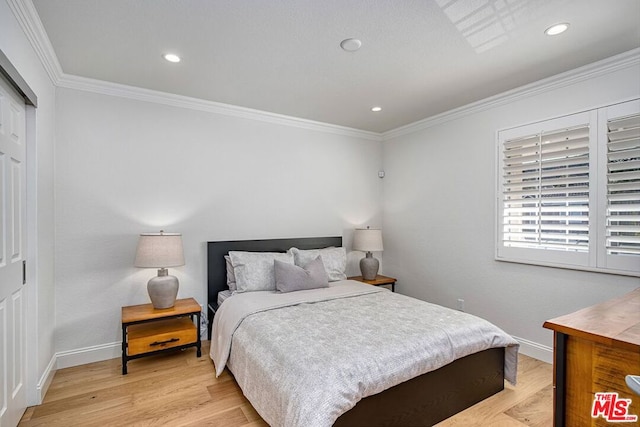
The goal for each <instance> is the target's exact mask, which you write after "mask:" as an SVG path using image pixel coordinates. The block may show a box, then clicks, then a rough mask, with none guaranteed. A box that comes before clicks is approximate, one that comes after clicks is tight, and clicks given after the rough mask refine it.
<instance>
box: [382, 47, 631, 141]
mask: <svg viewBox="0 0 640 427" xmlns="http://www.w3.org/2000/svg"><path fill="white" fill-rule="evenodd" d="M638 64H640V48H636V49H632V50H630V51H627V52H624V53H621V54H619V55H615V56H612V57H610V58H606V59H603V60H601V61H598V62H594V63H592V64H588V65H585V66H583V67H580V68H576V69H573V70H569V71H566V72H564V73H561V74H556V75H555V76H551V77H548V78H546V79H543V80H539V81H537V82H534V83H530V84H528V85H525V86H521V87H518V88H516V89H512V90H510V91H507V92H503V93H500V94H497V95H494V96H491V97H489V98H485V99H482V100H480V101H477V102H474V103H471V104H467V105H464V106H462V107H459V108H455V109H453V110H449V111H445V112H444V113H440V114H437V115H435V116H432V117H427V118H426V119H423V120H419V121H417V122H413V123H410V124H408V125H405V126H401V127H399V128H396V129H392V130H390V131H387V132H383V133H382V140H383V141H388V140H391V139H394V138H397V137H399V136H402V135H407V134H411V133H415V132H418V131H421V130H424V129H427V128H430V127H433V126H436V125H439V124H442V123H446V122H450V121H452V120H457V119H460V118H463V117H466V116H469V115H471V114H476V113H479V112H481V111H485V110H488V109H490V108H495V107H499V106H502V105H505V104H510V103H512V102H516V101H519V100H521V99H524V98H528V97H531V96H534V95H538V94H540V93H544V92H549V91H551V90H556V89H560V88H563V87H566V86H570V85H573V84H575V83H578V82H580V81H583V80H588V79H592V78H594V77H598V76H602V75H606V74H609V73H612V72H614V71H617V70H621V69H624V68H629V67H633V66H637V65H638Z"/></svg>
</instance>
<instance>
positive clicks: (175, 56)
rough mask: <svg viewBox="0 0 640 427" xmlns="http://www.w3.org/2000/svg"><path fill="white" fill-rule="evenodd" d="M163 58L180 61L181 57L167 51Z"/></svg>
mask: <svg viewBox="0 0 640 427" xmlns="http://www.w3.org/2000/svg"><path fill="white" fill-rule="evenodd" d="M163 58H164V59H166V60H167V61H169V62H180V57H179V56H178V55H176V54H173V53H167V54H165V55H163Z"/></svg>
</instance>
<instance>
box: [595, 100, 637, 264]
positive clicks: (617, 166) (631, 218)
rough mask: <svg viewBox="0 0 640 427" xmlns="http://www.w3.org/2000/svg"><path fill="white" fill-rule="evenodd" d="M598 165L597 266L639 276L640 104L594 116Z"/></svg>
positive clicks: (601, 112)
mask: <svg viewBox="0 0 640 427" xmlns="http://www.w3.org/2000/svg"><path fill="white" fill-rule="evenodd" d="M598 127H599V128H600V133H599V139H601V140H602V141H603V143H602V146H601V147H600V148H599V150H600V157H601V158H602V164H601V165H600V175H601V176H602V178H603V179H602V181H601V183H600V192H601V193H602V194H603V196H602V197H601V200H600V205H599V207H600V211H601V212H602V217H603V219H604V221H603V224H601V225H600V227H599V230H600V231H599V234H600V236H601V239H602V241H603V244H602V245H601V247H599V248H598V249H599V252H598V265H599V266H601V267H603V268H606V269H613V270H617V271H624V272H631V273H635V274H640V100H635V101H630V102H625V103H622V104H617V105H613V106H610V107H606V108H602V109H601V110H599V113H598Z"/></svg>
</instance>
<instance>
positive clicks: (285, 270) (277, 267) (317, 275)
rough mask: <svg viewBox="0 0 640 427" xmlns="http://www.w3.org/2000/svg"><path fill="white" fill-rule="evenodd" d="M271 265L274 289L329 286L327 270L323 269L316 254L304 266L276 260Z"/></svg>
mask: <svg viewBox="0 0 640 427" xmlns="http://www.w3.org/2000/svg"><path fill="white" fill-rule="evenodd" d="M273 267H274V272H275V278H276V289H277V290H279V291H280V292H293V291H302V290H305V289H316V288H327V287H329V278H328V277H327V272H326V271H325V269H324V264H323V263H322V258H320V256H317V257H316V258H315V259H314V260H312V261H311V262H310V263H308V264H307V265H306V266H304V268H303V267H298V266H297V265H293V264H287V263H286V262H281V261H278V260H275V261H274V262H273Z"/></svg>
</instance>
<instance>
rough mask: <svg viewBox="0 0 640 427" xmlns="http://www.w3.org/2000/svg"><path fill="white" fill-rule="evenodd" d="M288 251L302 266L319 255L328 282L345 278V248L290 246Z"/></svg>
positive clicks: (297, 263) (296, 262)
mask: <svg viewBox="0 0 640 427" xmlns="http://www.w3.org/2000/svg"><path fill="white" fill-rule="evenodd" d="M288 252H291V253H292V254H293V256H294V260H295V264H296V265H297V266H299V267H303V268H304V267H305V266H306V265H307V264H309V263H310V262H311V261H313V260H314V259H316V258H317V257H318V255H319V256H320V258H321V259H322V263H323V264H324V268H325V270H326V271H327V276H329V281H330V282H336V281H338V280H345V279H346V278H347V275H346V274H345V270H346V269H347V251H346V250H345V248H324V249H308V250H304V249H298V248H291V249H289V251H288Z"/></svg>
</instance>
